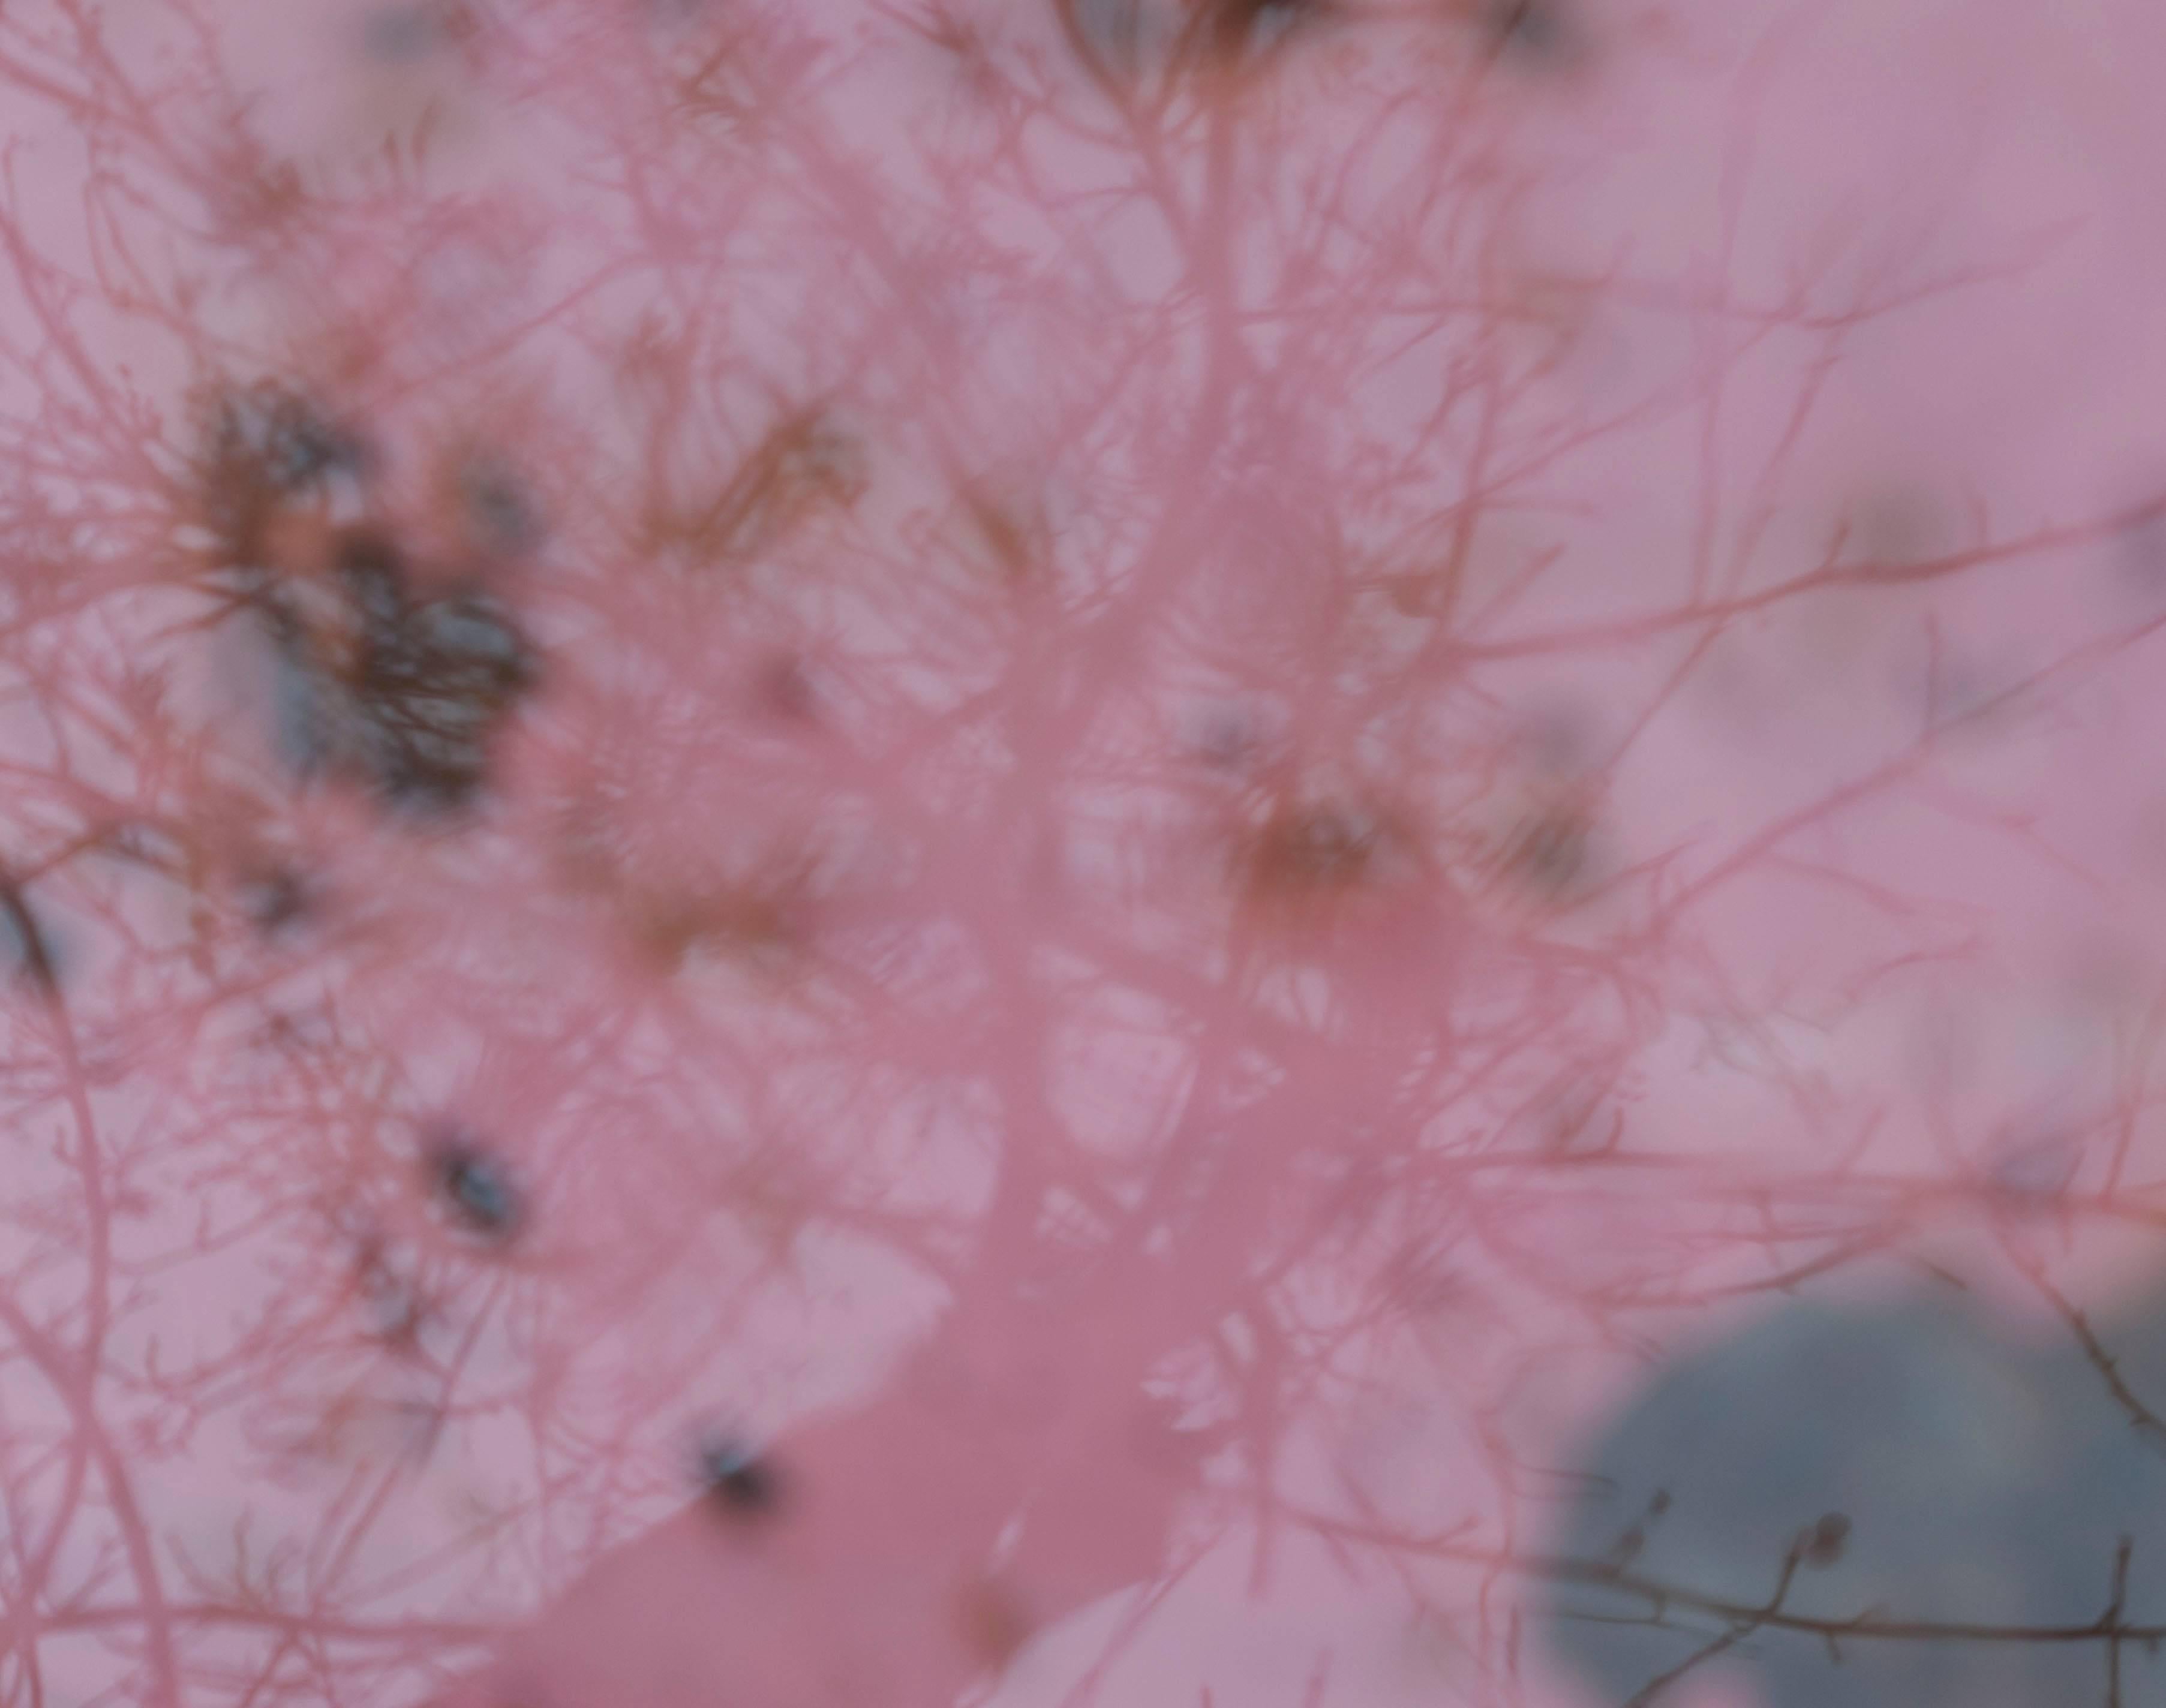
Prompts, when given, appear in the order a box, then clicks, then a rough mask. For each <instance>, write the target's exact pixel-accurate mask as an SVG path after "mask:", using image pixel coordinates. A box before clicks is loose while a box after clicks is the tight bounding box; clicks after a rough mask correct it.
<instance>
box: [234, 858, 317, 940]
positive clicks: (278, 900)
mask: <svg viewBox="0 0 2166 1708" xmlns="http://www.w3.org/2000/svg"><path fill="white" fill-rule="evenodd" d="M311 904H312V898H311V897H310V895H309V888H308V886H307V885H306V884H305V883H303V882H302V881H301V878H300V877H299V875H298V873H296V872H292V871H289V870H288V869H286V868H285V867H273V868H272V870H270V871H267V872H254V873H251V875H250V876H248V877H246V878H243V879H242V880H241V882H240V905H241V908H242V909H243V910H244V911H245V912H246V914H247V915H248V917H249V919H250V920H252V921H253V922H254V923H255V925H256V929H257V930H261V931H262V932H264V933H265V934H266V935H271V934H274V933H277V932H278V931H282V930H285V929H286V927H288V925H296V924H298V923H299V922H300V921H301V920H303V919H305V918H306V917H307V916H308V914H309V909H310V906H311Z"/></svg>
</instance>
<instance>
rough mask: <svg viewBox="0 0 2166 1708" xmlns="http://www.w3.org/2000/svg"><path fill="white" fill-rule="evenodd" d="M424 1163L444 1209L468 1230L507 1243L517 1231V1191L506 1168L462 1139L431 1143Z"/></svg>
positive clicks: (441, 1139)
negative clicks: (426, 1164)
mask: <svg viewBox="0 0 2166 1708" xmlns="http://www.w3.org/2000/svg"><path fill="white" fill-rule="evenodd" d="M426 1160H427V1163H428V1168H429V1172H430V1173H431V1176H432V1177H433V1178H434V1181H435V1183H436V1190H437V1192H438V1194H439V1195H440V1196H441V1198H442V1199H443V1201H444V1204H445V1206H446V1208H447V1209H448V1210H450V1211H451V1213H452V1215H453V1216H454V1217H455V1218H456V1219H457V1220H458V1222H459V1223H460V1224H461V1226H464V1227H465V1228H467V1229H468V1231H471V1232H473V1233H477V1234H480V1235H483V1236H485V1237H487V1238H489V1239H491V1240H507V1239H510V1237H511V1236H513V1235H514V1234H515V1233H516V1232H518V1231H519V1224H520V1217H521V1215H522V1210H521V1205H520V1195H519V1191H518V1189H517V1187H516V1186H515V1185H514V1183H513V1182H512V1179H511V1176H510V1172H509V1171H508V1170H507V1169H506V1168H505V1165H504V1164H503V1163H502V1162H499V1161H498V1160H497V1159H496V1158H495V1157H492V1156H490V1155H489V1152H487V1151H485V1150H483V1148H482V1147H480V1146H479V1145H478V1144H476V1143H474V1142H473V1141H472V1140H470V1139H467V1138H463V1137H456V1136H455V1137H446V1138H439V1139H436V1140H435V1141H432V1142H431V1145H430V1147H429V1149H428V1154H427V1159H426Z"/></svg>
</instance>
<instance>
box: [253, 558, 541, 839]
mask: <svg viewBox="0 0 2166 1708" xmlns="http://www.w3.org/2000/svg"><path fill="white" fill-rule="evenodd" d="M335 583H336V593H335V599H334V602H333V604H334V608H333V609H331V610H330V612H328V613H327V614H325V619H324V620H323V621H321V622H320V623H318V624H316V625H311V624H310V623H309V622H308V621H307V620H305V619H302V618H300V617H299V616H298V614H295V613H293V611H291V609H287V610H285V611H282V612H280V613H278V614H275V615H274V618H273V630H272V632H273V637H274V640H275V642H276V643H277V647H278V650H279V653H280V656H281V660H282V662H283V665H284V667H285V670H286V672H287V681H288V695H287V698H288V705H287V719H288V732H287V736H288V739H287V745H288V751H289V752H291V753H292V755H293V757H294V758H295V759H296V761H297V762H298V765H299V767H300V768H301V770H302V771H303V772H304V774H305V773H307V772H313V771H318V770H321V771H327V772H335V773H338V774H341V775H345V776H347V777H351V778H357V779H358V780H359V781H361V782H362V783H364V784H365V785H366V786H367V787H368V788H371V789H372V790H373V791H374V793H376V794H377V795H378V797H379V798H381V799H383V801H384V802H385V803H386V804H388V805H389V806H391V807H393V808H394V809H399V810H402V811H405V812H409V813H412V814H418V815H422V816H440V815H442V814H451V813H457V812H459V811H462V810H463V809H467V808H468V807H470V806H472V805H473V804H474V802H475V801H476V800H477V799H478V797H479V795H480V794H481V793H482V790H483V787H484V786H485V784H486V783H487V781H488V776H489V748H490V746H491V744H492V742H493V741H494V737H495V735H496V734H497V731H498V730H499V727H500V726H501V725H503V724H504V722H505V720H506V719H507V718H508V717H509V716H510V714H511V713H512V712H513V710H514V709H515V708H516V707H517V706H518V704H520V701H521V700H522V699H523V698H525V697H526V695H527V693H529V692H530V691H531V688H533V687H534V685H535V682H536V674H537V672H536V665H535V662H534V658H533V655H532V651H531V648H530V646H529V645H528V643H527V641H526V638H525V637H524V635H522V634H521V633H520V630H519V628H518V627H517V625H515V623H514V622H513V621H512V619H511V618H510V615H509V614H507V613H506V612H505V610H504V609H502V607H501V605H500V604H499V602H498V601H497V600H496V599H495V598H493V597H492V596H491V595H489V593H486V592H485V591H483V590H482V589H480V588H472V587H468V588H458V589H457V590H454V591H452V592H450V593H444V594H441V595H440V596H437V597H435V598H426V599H419V598H415V597H414V595H413V593H412V591H411V589H410V586H409V577H408V575H407V572H406V571H405V568H404V563H403V561H401V559H400V557H399V554H398V552H397V551H395V549H394V548H393V547H392V546H390V544H389V543H388V541H387V540H384V539H383V537H382V536H381V535H376V534H373V533H361V534H357V535H354V536H352V537H351V538H349V539H348V540H346V541H345V542H344V543H343V544H342V545H341V547H340V548H339V551H338V553H337V556H336V562H335Z"/></svg>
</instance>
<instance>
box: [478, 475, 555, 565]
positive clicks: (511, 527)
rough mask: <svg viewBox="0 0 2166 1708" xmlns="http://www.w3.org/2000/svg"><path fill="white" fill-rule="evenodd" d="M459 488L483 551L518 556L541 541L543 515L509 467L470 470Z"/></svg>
mask: <svg viewBox="0 0 2166 1708" xmlns="http://www.w3.org/2000/svg"><path fill="white" fill-rule="evenodd" d="M460 490H461V496H462V500H463V502H464V504H465V509H466V519H467V527H468V530H469V531H470V532H471V533H472V534H473V536H474V539H475V541H476V543H477V544H478V545H479V546H482V547H483V549H484V550H487V551H496V552H500V553H502V554H504V555H505V556H519V555H520V554H522V553H524V552H527V551H532V550H533V549H534V547H535V546H536V545H538V544H539V543H540V542H541V539H542V518H541V516H540V514H538V513H537V512H536V509H535V508H534V501H533V500H532V499H531V498H530V497H528V495H527V493H526V488H524V487H522V486H521V485H520V483H519V482H518V481H517V480H516V479H515V478H514V477H513V476H512V475H511V473H510V471H509V470H506V469H503V468H499V467H495V466H494V465H493V464H483V465H480V466H478V467H474V468H472V469H469V470H468V472H467V473H466V475H465V477H464V478H463V479H462V481H461V482H460Z"/></svg>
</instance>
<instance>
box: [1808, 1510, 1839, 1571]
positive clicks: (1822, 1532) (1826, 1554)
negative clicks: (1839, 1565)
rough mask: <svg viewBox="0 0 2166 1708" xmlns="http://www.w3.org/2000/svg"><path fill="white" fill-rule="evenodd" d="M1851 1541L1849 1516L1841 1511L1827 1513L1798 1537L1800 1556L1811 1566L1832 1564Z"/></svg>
mask: <svg viewBox="0 0 2166 1708" xmlns="http://www.w3.org/2000/svg"><path fill="white" fill-rule="evenodd" d="M1849 1542H1850V1520H1849V1518H1848V1517H1847V1516H1845V1515H1844V1514H1842V1513H1840V1512H1830V1513H1826V1514H1824V1515H1823V1516H1821V1517H1820V1520H1819V1521H1817V1522H1816V1523H1815V1524H1814V1525H1813V1526H1812V1527H1811V1528H1810V1529H1809V1530H1808V1531H1805V1533H1804V1535H1803V1536H1801V1537H1799V1538H1798V1558H1799V1559H1800V1560H1802V1561H1804V1563H1805V1564H1807V1565H1809V1566H1831V1565H1834V1564H1835V1563H1836V1562H1837V1561H1838V1560H1840V1559H1841V1558H1842V1552H1843V1549H1844V1548H1845V1547H1847V1546H1848V1545H1849Z"/></svg>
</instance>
